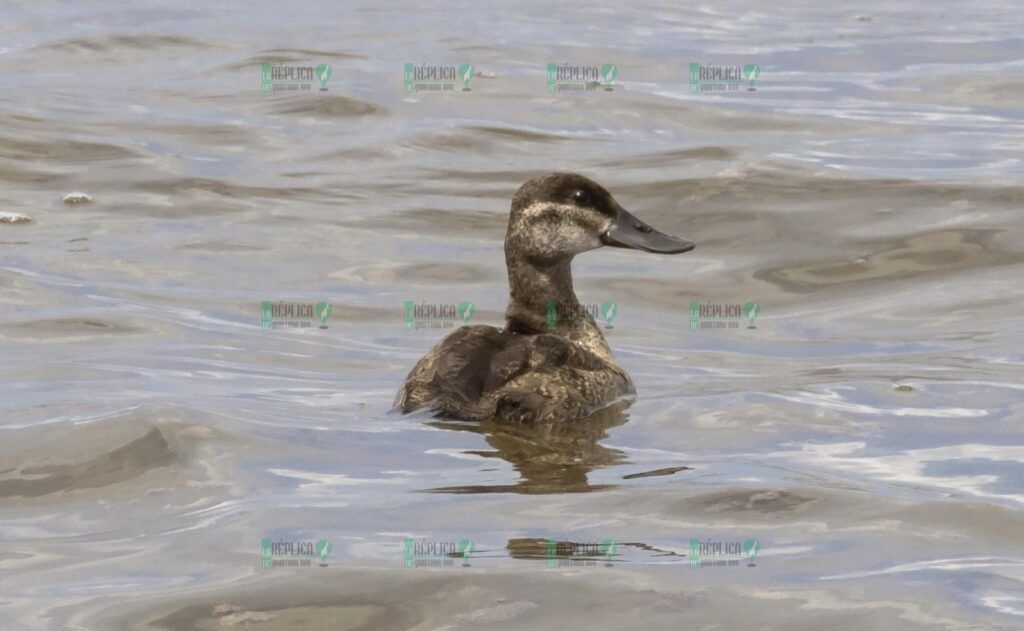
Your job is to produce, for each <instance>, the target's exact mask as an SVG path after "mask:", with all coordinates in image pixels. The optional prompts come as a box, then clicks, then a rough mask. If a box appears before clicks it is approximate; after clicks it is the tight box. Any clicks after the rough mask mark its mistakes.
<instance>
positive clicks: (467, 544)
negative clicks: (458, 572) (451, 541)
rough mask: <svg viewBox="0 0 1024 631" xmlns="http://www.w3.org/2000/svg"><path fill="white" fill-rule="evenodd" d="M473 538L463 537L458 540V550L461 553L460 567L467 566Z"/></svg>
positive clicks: (471, 551) (472, 548) (471, 553)
mask: <svg viewBox="0 0 1024 631" xmlns="http://www.w3.org/2000/svg"><path fill="white" fill-rule="evenodd" d="M474 549H475V548H474V546H473V540H472V539H463V540H462V541H460V542H459V552H461V553H462V567H469V558H470V557H471V556H472V555H473V550H474Z"/></svg>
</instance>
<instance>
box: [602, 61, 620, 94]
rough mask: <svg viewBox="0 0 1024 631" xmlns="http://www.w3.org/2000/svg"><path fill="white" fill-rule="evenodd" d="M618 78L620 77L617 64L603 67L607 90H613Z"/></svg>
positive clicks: (603, 77)
mask: <svg viewBox="0 0 1024 631" xmlns="http://www.w3.org/2000/svg"><path fill="white" fill-rule="evenodd" d="M617 76H619V67H618V66H616V65H615V64H605V65H603V66H601V78H602V79H604V85H605V90H611V89H612V83H614V82H615V77H617Z"/></svg>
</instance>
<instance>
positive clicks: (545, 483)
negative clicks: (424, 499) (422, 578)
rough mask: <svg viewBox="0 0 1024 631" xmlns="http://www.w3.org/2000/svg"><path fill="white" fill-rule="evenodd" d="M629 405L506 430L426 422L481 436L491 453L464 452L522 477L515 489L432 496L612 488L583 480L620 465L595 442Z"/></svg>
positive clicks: (488, 424) (618, 455)
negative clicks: (492, 460) (574, 418)
mask: <svg viewBox="0 0 1024 631" xmlns="http://www.w3.org/2000/svg"><path fill="white" fill-rule="evenodd" d="M627 407H628V405H625V404H622V405H615V406H611V407H607V408H605V409H603V410H600V411H598V412H595V413H594V414H592V415H590V416H589V417H587V418H585V419H580V420H578V421H574V422H572V423H534V424H530V425H511V424H509V423H507V422H501V423H499V422H495V421H482V422H466V421H447V420H437V421H430V422H428V425H431V426H432V427H437V428H440V429H447V430H452V431H459V432H473V433H476V434H481V435H483V436H484V438H485V439H486V440H487V444H488V445H490V446H491V447H493V448H494V450H493V451H466V452H465V453H467V454H472V455H476V456H481V457H484V458H502V459H504V460H506V461H508V462H509V463H511V464H512V466H513V467H515V469H516V471H518V472H519V475H520V476H521V478H520V480H519V481H518V482H517V483H515V484H500V485H470V486H450V487H443V488H436V489H429V491H432V492H437V493H528V494H544V493H585V492H589V491H602V490H605V489H610V488H613V487H614V486H615V485H614V484H590V483H589V482H588V481H587V474H588V473H590V472H591V471H593V470H594V469H598V468H601V467H608V466H611V465H616V464H621V463H624V462H625V461H626V456H625V454H623V453H622V452H621V451H619V450H618V449H612V448H610V447H603V446H601V445H599V444H598V441H600V440H603V439H604V438H607V437H608V431H607V430H609V429H611V428H612V427H617V426H619V425H622V424H623V423H625V422H626V421H627V420H628V416H627V415H626V413H625V410H626V408H627Z"/></svg>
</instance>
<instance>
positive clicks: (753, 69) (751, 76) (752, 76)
mask: <svg viewBox="0 0 1024 631" xmlns="http://www.w3.org/2000/svg"><path fill="white" fill-rule="evenodd" d="M760 76H761V66H758V65H757V64H747V65H746V66H743V78H744V79H746V80H747V83H749V84H750V87H749V88H747V91H748V92H754V91H755V88H754V83H756V82H757V78H758V77H760Z"/></svg>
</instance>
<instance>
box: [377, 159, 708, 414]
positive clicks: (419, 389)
mask: <svg viewBox="0 0 1024 631" xmlns="http://www.w3.org/2000/svg"><path fill="white" fill-rule="evenodd" d="M602 245H612V246H616V247H629V248H634V249H640V250H646V251H649V252H658V253H665V254H675V253H680V252H688V251H689V250H692V249H693V247H694V246H693V244H692V243H690V242H689V241H685V240H683V239H679V238H677V237H672V236H670V235H666V234H663V233H661V232H658V231H657V230H654V229H653V228H651V227H650V226H648V225H647V224H645V223H643V222H641V221H640V220H638V219H636V218H635V217H633V216H632V215H631V214H629V213H628V212H626V210H625V209H623V208H622V207H621V206H619V204H618V203H617V202H616V201H615V199H614V198H613V197H612V196H611V195H610V194H609V193H608V191H606V190H605V189H604V188H602V187H601V186H600V185H599V184H597V183H596V182H593V181H592V180H589V179H587V178H585V177H583V176H581V175H576V174H572V173H554V174H551V175H546V176H542V177H538V178H534V179H532V180H530V181H529V182H527V183H526V184H524V185H523V186H522V187H520V189H519V191H517V192H516V194H515V196H514V197H513V198H512V209H511V212H510V213H509V226H508V232H507V234H506V237H505V262H506V266H507V267H508V275H509V286H510V290H511V297H510V300H509V305H508V309H507V310H506V313H505V317H506V323H505V327H504V328H503V329H497V328H495V327H491V326H482V325H473V326H464V327H461V328H459V329H457V330H456V331H454V332H453V333H451V334H450V335H448V336H447V337H445V338H444V339H443V340H441V341H440V342H439V343H438V344H437V345H436V346H435V347H434V348H433V349H432V350H431V351H430V352H429V353H427V355H426V356H425V357H423V359H421V360H420V361H419V362H418V363H417V364H416V366H415V367H414V368H413V369H412V371H411V372H410V373H409V375H408V377H406V380H405V383H403V384H402V387H401V389H400V390H399V392H398V396H397V398H396V399H395V406H396V407H398V408H399V409H400V410H401V411H402V412H411V411H413V410H416V409H420V408H429V409H432V410H433V411H435V412H437V413H438V414H440V415H443V416H448V417H453V418H459V419H466V420H484V419H495V420H501V421H508V422H517V423H529V422H549V421H572V420H576V419H580V418H583V417H585V416H587V415H589V414H591V413H592V412H594V411H596V410H598V409H601V408H603V407H606V406H608V405H610V404H612V403H614V402H616V401H618V400H621V399H623V397H626V396H629V395H633V394H634V393H635V390H634V388H633V382H632V381H631V380H630V378H629V375H627V374H626V372H625V371H624V370H623V369H622V368H621V367H620V366H619V365H618V364H617V363H616V362H615V359H614V358H613V357H612V353H611V349H609V348H608V344H607V342H605V339H604V336H603V335H602V334H601V330H600V329H599V328H598V326H597V324H595V323H594V321H593V320H592V319H591V318H589V317H585V316H584V317H570V318H559V319H558V321H557V322H556V323H555V328H554V329H553V330H549V327H548V313H549V309H550V305H551V304H552V303H553V304H554V305H555V308H556V312H557V313H559V314H583V313H584V310H583V309H582V308H581V306H580V303H579V301H578V300H577V298H576V294H575V293H574V292H573V288H572V270H571V263H572V258H573V257H574V256H575V255H576V254H579V253H581V252H586V251H588V250H592V249H596V248H598V247H601V246H602Z"/></svg>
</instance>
